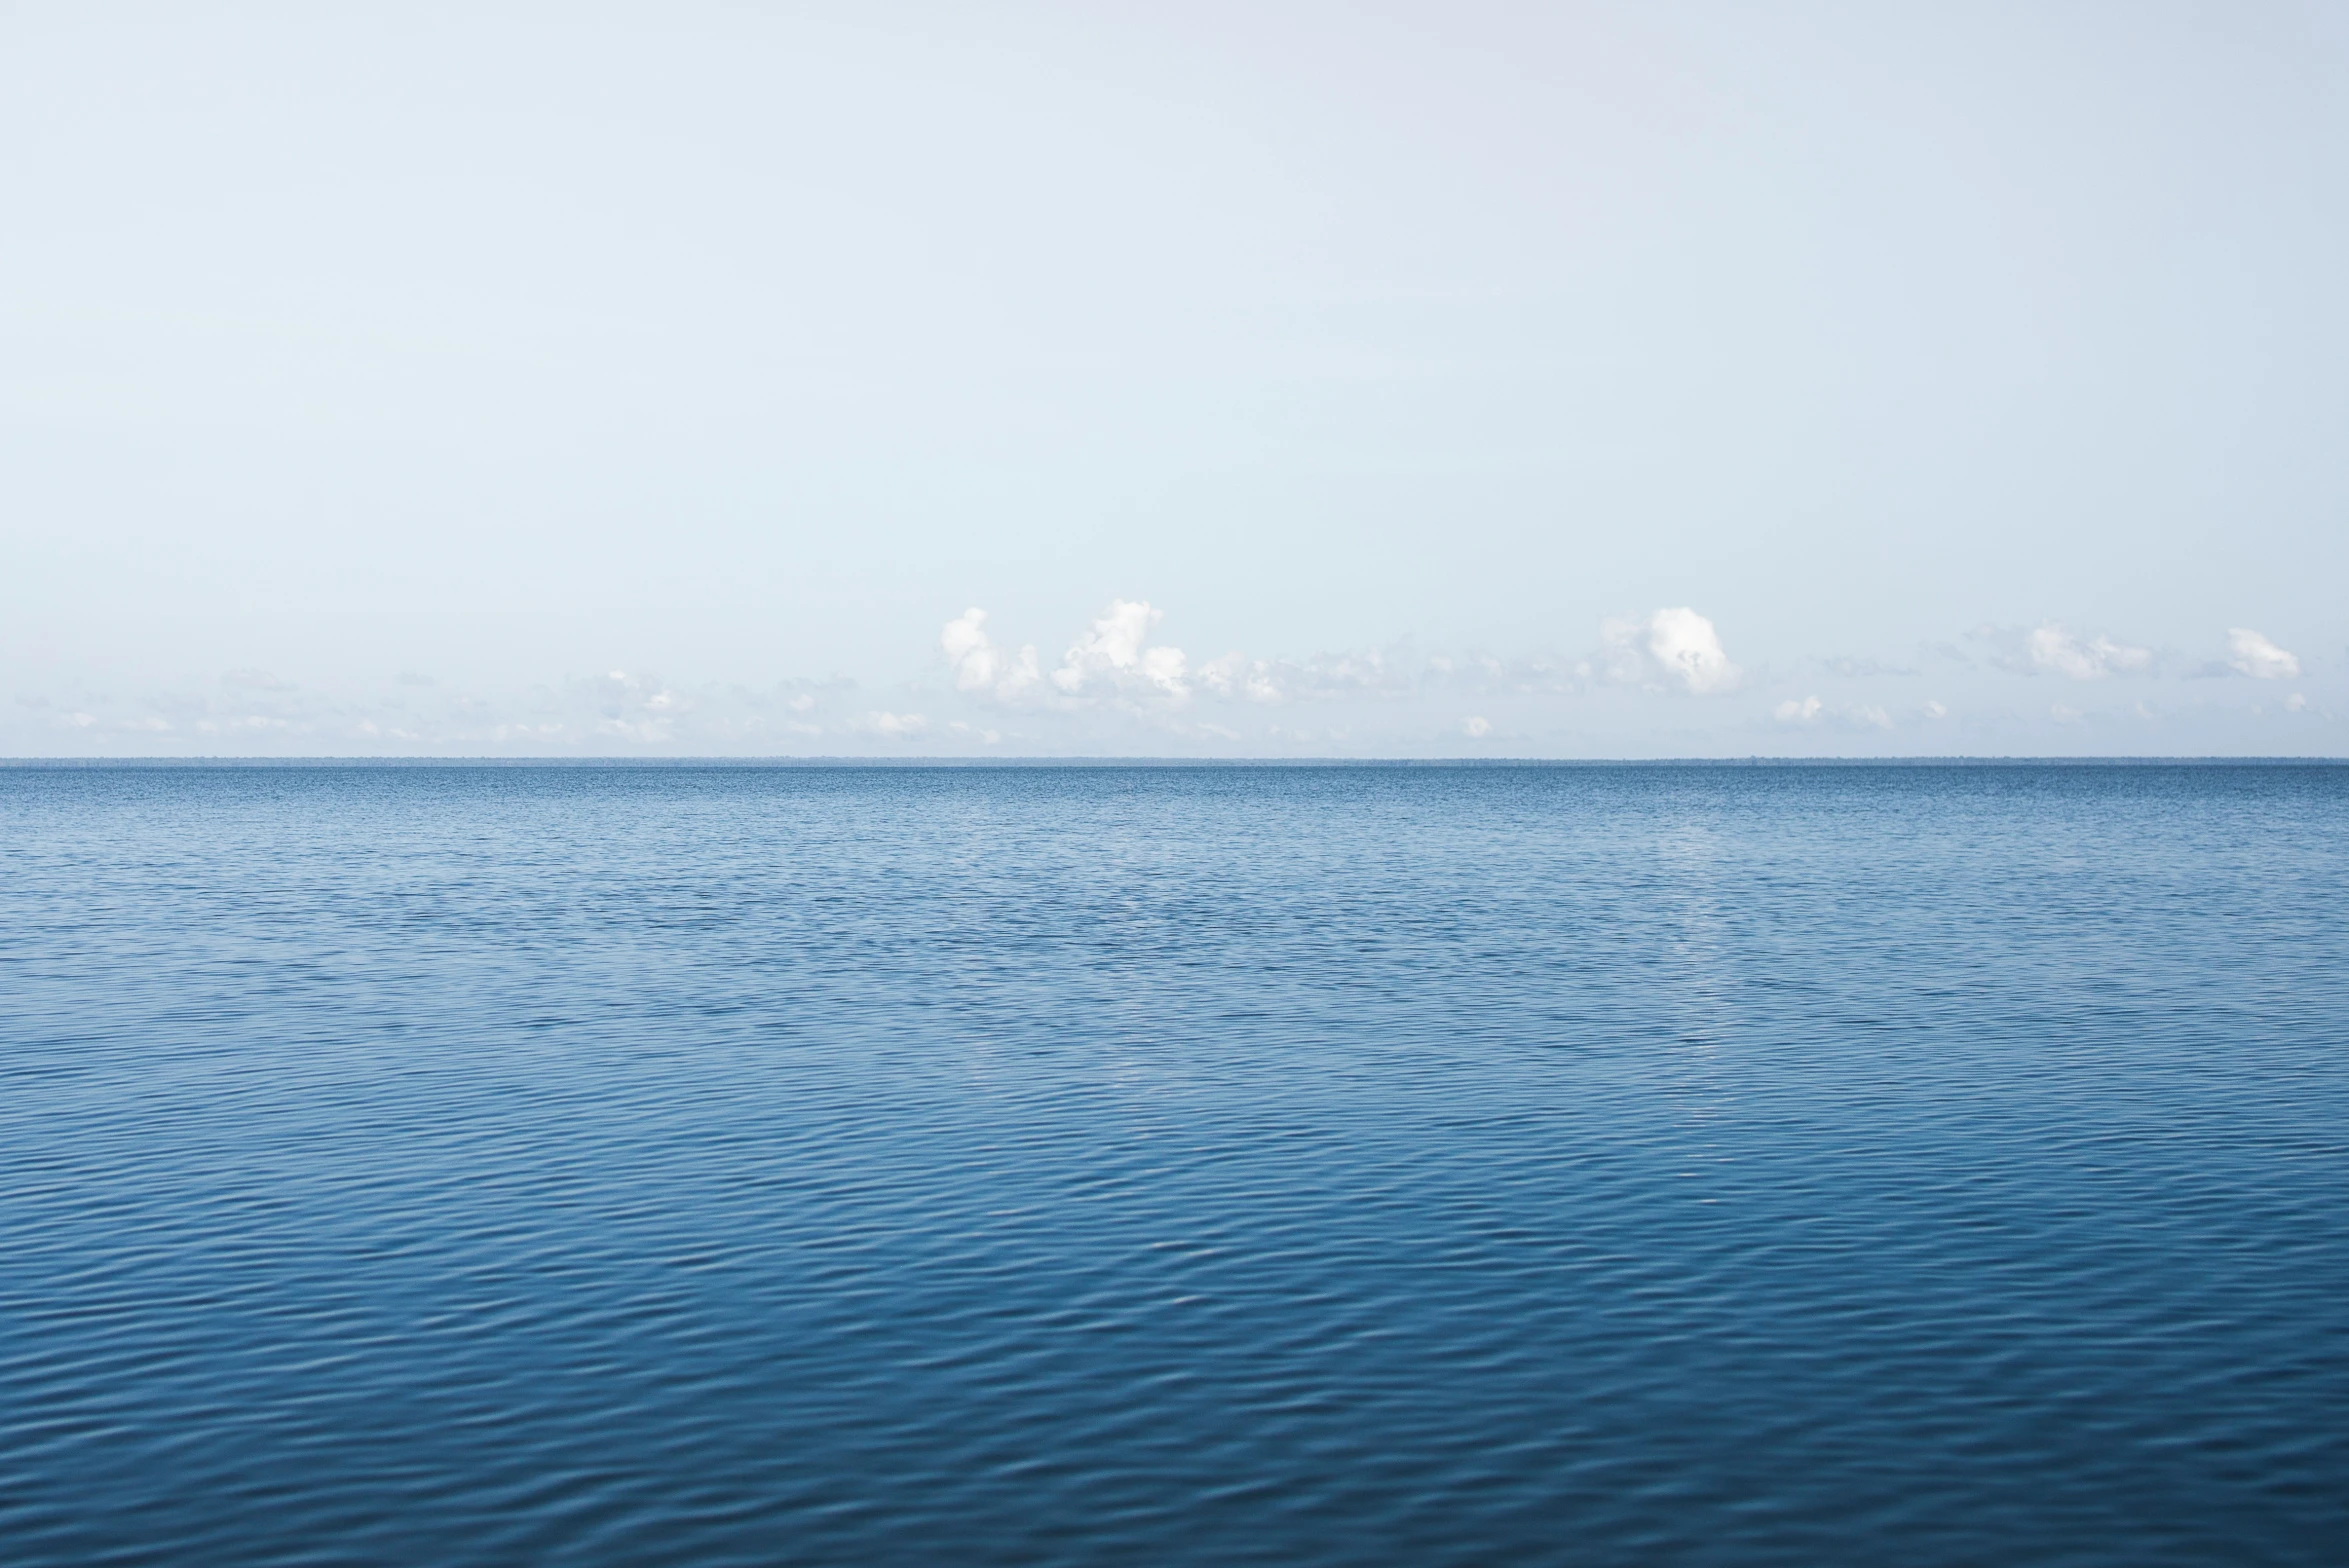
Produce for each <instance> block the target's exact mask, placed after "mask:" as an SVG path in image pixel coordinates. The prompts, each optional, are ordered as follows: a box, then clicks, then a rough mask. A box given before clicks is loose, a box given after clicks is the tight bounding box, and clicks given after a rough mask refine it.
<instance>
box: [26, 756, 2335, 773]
mask: <svg viewBox="0 0 2349 1568" xmlns="http://www.w3.org/2000/svg"><path fill="white" fill-rule="evenodd" d="M2345 766H2349V757H2321V756H2310V757H2291V756H2270V757H1964V756H1959V757H1603V758H1555V757H464V756H446V757H325V756H321V757H0V770H17V771H52V770H54V771H69V772H70V771H77V770H88V771H100V770H110V769H138V768H181V769H199V768H210V769H270V768H283V769H303V768H653V769H660V768H694V769H778V770H786V769H857V768H862V769H873V770H882V769H887V770H894V771H922V770H931V771H935V770H942V769H966V770H988V769H994V770H1002V771H1012V770H1027V769H1098V770H1114V769H1127V768H1131V769H1171V768H1190V769H1202V768H1422V769H1485V770H1490V769H1495V768H1560V769H1568V768H1592V769H1600V768H2244V767H2266V768H2295V767H2326V768H2330V767H2345Z"/></svg>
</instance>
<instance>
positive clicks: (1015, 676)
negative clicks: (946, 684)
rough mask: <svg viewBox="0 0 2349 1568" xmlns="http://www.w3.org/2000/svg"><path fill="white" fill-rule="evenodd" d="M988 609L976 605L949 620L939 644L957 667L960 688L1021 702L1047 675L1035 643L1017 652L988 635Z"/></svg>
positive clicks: (956, 686)
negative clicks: (1037, 656) (1003, 646)
mask: <svg viewBox="0 0 2349 1568" xmlns="http://www.w3.org/2000/svg"><path fill="white" fill-rule="evenodd" d="M986 620H987V612H986V611H985V610H981V609H978V608H976V607H974V608H972V609H968V610H965V611H963V612H962V614H960V615H958V616H956V617H955V618H954V619H953V620H951V621H948V622H947V623H946V629H945V630H944V631H942V632H940V633H939V634H938V646H939V648H940V649H942V650H943V651H944V652H945V654H946V662H947V663H948V664H949V665H951V666H953V668H954V689H955V690H956V691H967V692H980V693H984V694H985V695H987V696H991V697H993V698H995V699H996V700H997V701H999V702H1017V701H1018V700H1019V699H1020V698H1022V697H1024V696H1027V695H1028V694H1030V693H1031V692H1033V691H1034V690H1035V689H1036V687H1037V685H1038V683H1039V682H1041V681H1042V680H1043V678H1044V675H1043V671H1042V670H1041V669H1039V668H1038V667H1037V664H1036V650H1035V647H1034V646H1033V645H1032V644H1031V645H1030V646H1028V647H1024V648H1022V649H1020V650H1019V652H1018V653H1016V654H1015V653H1013V652H1012V651H1011V650H1010V649H1009V648H1001V647H997V646H996V645H995V643H994V642H993V641H992V640H990V639H989V638H988V636H987V632H986V628H985V622H986Z"/></svg>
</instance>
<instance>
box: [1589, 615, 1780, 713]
mask: <svg viewBox="0 0 2349 1568" xmlns="http://www.w3.org/2000/svg"><path fill="white" fill-rule="evenodd" d="M1599 641H1600V644H1601V651H1602V658H1603V660H1604V662H1605V665H1606V671H1607V678H1608V679H1609V680H1612V681H1615V682H1617V683H1619V684H1622V685H1626V686H1649V687H1657V686H1662V687H1672V686H1677V687H1679V688H1680V689H1681V690H1682V691H1685V692H1688V693H1689V694H1690V695H1692V696H1698V697H1705V696H1712V695H1715V694H1717V693H1720V692H1726V691H1734V690H1736V689H1737V686H1738V684H1739V683H1740V682H1741V681H1743V680H1744V679H1745V672H1744V671H1742V670H1740V669H1739V668H1738V667H1737V666H1736V665H1734V664H1732V663H1730V662H1729V655H1728V653H1727V652H1726V651H1725V650H1724V649H1723V648H1722V646H1721V637H1720V634H1719V633H1718V632H1716V631H1715V630H1714V629H1713V623H1712V622H1711V621H1709V620H1707V619H1705V618H1704V617H1703V616H1701V615H1699V614H1697V612H1696V611H1694V610H1691V609H1689V608H1687V607H1686V606H1682V607H1681V608H1679V609H1667V610H1658V611H1656V612H1655V613H1654V614H1652V615H1649V616H1646V617H1644V618H1640V617H1632V616H1621V617H1613V618H1610V619H1608V620H1607V621H1605V622H1603V623H1601V625H1600V627H1599Z"/></svg>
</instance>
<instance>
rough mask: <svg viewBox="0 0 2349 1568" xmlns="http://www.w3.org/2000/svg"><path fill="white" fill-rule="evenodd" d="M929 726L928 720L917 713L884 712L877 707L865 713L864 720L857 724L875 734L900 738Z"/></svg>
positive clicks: (917, 733) (913, 734)
mask: <svg viewBox="0 0 2349 1568" xmlns="http://www.w3.org/2000/svg"><path fill="white" fill-rule="evenodd" d="M929 727H930V721H929V720H928V719H926V718H924V717H922V716H921V715H920V714H918V713H886V712H883V711H881V710H879V709H875V710H874V711H873V712H871V713H868V714H866V715H865V717H864V722H863V723H862V724H861V725H859V726H858V728H860V729H866V730H870V731H872V732H873V733H874V734H876V735H889V736H894V737H896V738H897V739H900V740H905V739H910V738H911V737H913V736H916V735H920V734H922V733H924V732H926V731H927V730H928V729H929Z"/></svg>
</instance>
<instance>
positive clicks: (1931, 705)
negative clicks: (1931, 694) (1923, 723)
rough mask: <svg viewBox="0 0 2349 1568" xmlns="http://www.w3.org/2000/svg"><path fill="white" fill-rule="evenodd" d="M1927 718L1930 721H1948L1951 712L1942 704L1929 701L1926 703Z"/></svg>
mask: <svg viewBox="0 0 2349 1568" xmlns="http://www.w3.org/2000/svg"><path fill="white" fill-rule="evenodd" d="M1925 717H1927V718H1928V719H1946V718H1948V717H1949V710H1948V709H1947V708H1945V707H1943V706H1942V705H1941V704H1940V703H1938V702H1934V701H1931V700H1930V699H1928V700H1927V701H1926V703H1925Z"/></svg>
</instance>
